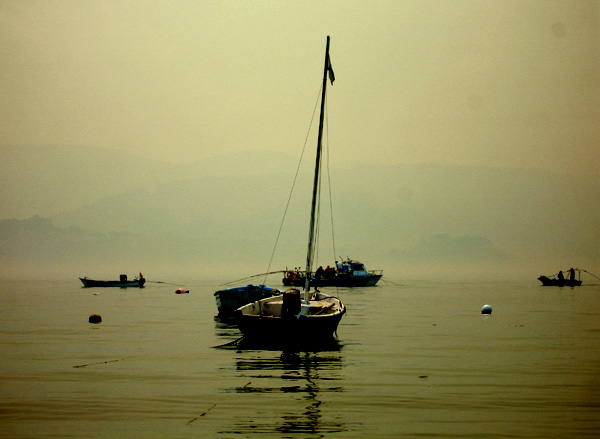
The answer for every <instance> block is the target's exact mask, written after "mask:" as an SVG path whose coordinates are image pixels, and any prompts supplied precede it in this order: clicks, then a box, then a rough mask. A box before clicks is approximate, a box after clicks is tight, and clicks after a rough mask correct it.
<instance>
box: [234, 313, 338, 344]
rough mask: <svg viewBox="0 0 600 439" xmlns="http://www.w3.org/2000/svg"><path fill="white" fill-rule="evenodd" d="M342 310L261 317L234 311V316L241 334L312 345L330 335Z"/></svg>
mask: <svg viewBox="0 0 600 439" xmlns="http://www.w3.org/2000/svg"><path fill="white" fill-rule="evenodd" d="M345 313H346V309H345V308H344V310H343V311H341V312H339V313H336V314H331V315H322V316H302V317H300V318H296V317H290V318H281V317H263V316H258V315H249V314H243V313H242V312H241V311H236V313H235V318H236V322H237V325H238V328H239V329H240V331H241V332H242V334H244V338H245V339H248V340H256V341H262V342H265V341H267V340H268V341H270V342H271V343H274V344H276V343H292V344H298V345H316V344H319V343H323V342H326V341H329V340H332V339H333V338H334V335H335V333H336V331H337V327H338V324H339V323H340V320H341V319H342V316H343V315H344V314H345Z"/></svg>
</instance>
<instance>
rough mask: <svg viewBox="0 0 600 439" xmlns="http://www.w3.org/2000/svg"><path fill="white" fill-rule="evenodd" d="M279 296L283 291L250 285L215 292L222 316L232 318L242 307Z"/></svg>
mask: <svg viewBox="0 0 600 439" xmlns="http://www.w3.org/2000/svg"><path fill="white" fill-rule="evenodd" d="M279 294H281V291H279V290H278V289H277V288H271V287H267V286H265V285H252V284H249V285H246V286H244V287H234V288H227V289H225V290H219V291H215V300H216V301H217V310H218V311H219V315H220V316H232V315H233V314H234V313H235V310H236V309H238V308H239V307H240V306H244V305H246V304H248V303H251V302H256V301H257V300H261V299H265V298H267V297H272V296H277V295H279Z"/></svg>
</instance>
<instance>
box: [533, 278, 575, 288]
mask: <svg viewBox="0 0 600 439" xmlns="http://www.w3.org/2000/svg"><path fill="white" fill-rule="evenodd" d="M538 280H539V281H540V282H541V283H542V285H543V286H545V287H579V286H581V281H580V280H576V279H573V280H571V279H557V278H549V277H548V276H540V277H538Z"/></svg>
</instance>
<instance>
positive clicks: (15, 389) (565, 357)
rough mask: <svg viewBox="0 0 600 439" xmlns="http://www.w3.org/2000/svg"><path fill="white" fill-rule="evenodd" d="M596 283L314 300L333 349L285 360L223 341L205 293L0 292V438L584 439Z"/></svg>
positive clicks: (597, 381)
mask: <svg viewBox="0 0 600 439" xmlns="http://www.w3.org/2000/svg"><path fill="white" fill-rule="evenodd" d="M599 283H600V281H597V282H596V284H595V285H585V284H584V286H582V287H578V288H568V287H565V288H558V287H542V286H541V284H539V283H538V281H537V280H535V278H534V279H533V280H531V281H525V282H489V283H486V282H465V283H459V282H427V281H413V282H404V283H401V284H398V283H390V282H385V281H383V282H381V284H380V285H378V286H377V287H372V288H362V289H339V290H336V289H323V290H326V291H328V292H330V293H337V294H338V295H339V296H340V298H341V299H342V300H343V301H344V302H345V304H346V305H347V308H348V312H347V314H346V315H345V316H344V318H343V319H342V321H341V323H340V326H339V328H338V337H337V340H336V342H335V343H333V344H331V345H330V346H328V347H327V349H325V350H320V351H316V352H302V351H299V352H298V351H293V350H292V351H285V352H283V351H281V350H277V349H272V350H269V349H261V348H260V347H253V348H249V349H246V348H244V349H242V348H239V347H236V345H235V343H232V342H234V341H235V340H237V339H238V338H239V337H240V333H239V331H238V330H237V328H236V326H235V325H234V324H233V323H232V322H227V321H220V320H219V319H217V318H215V316H216V305H215V300H214V296H213V293H214V291H215V290H216V289H219V288H220V285H218V283H215V282H203V281H196V282H187V283H185V284H183V285H177V286H174V285H168V284H160V283H153V282H152V281H151V280H150V281H149V282H148V283H147V286H146V288H143V289H137V288H130V289H119V288H108V289H103V288H91V289H87V288H82V286H81V285H80V283H79V280H78V279H76V278H75V279H74V280H72V281H47V282H33V281H0V344H1V348H0V352H1V357H0V437H2V438H84V437H85V438H170V439H171V438H199V437H206V438H209V437H210V438H269V437H272V438H305V437H306V438H308V437H310V438H318V437H328V438H335V437H338V438H359V437H360V438H364V437H368V438H371V439H372V438H396V437H406V438H483V437H485V438H597V437H599V436H600V284H599ZM270 285H272V286H278V285H276V283H271V284H270ZM179 286H182V287H185V288H186V289H189V291H190V293H189V294H175V290H176V289H177V288H178V287H179ZM486 304H489V305H490V306H491V307H492V314H491V315H483V314H482V313H481V309H482V307H483V306H484V305H486ZM91 314H99V315H101V317H102V323H100V324H90V323H89V322H88V318H89V316H90V315H91ZM365 435H366V436H365Z"/></svg>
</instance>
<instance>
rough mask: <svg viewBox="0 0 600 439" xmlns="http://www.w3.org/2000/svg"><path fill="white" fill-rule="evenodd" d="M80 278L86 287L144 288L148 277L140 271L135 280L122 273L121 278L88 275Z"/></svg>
mask: <svg viewBox="0 0 600 439" xmlns="http://www.w3.org/2000/svg"><path fill="white" fill-rule="evenodd" d="M79 280H80V281H81V282H82V283H83V286H84V287H85V288H92V287H119V288H143V287H144V284H145V283H146V279H144V276H142V273H140V276H139V277H136V278H135V279H134V280H127V275H126V274H122V275H121V276H120V277H119V280H94V279H89V278H87V277H80V278H79Z"/></svg>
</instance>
